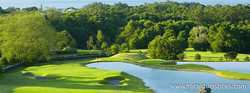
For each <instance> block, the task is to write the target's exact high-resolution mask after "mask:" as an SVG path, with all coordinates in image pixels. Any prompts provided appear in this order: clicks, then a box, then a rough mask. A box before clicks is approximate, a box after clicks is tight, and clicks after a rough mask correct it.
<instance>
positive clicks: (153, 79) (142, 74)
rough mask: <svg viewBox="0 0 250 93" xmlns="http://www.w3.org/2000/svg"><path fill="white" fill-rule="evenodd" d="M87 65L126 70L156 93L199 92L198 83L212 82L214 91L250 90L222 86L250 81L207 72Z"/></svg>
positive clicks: (119, 64) (116, 64) (240, 92)
mask: <svg viewBox="0 0 250 93" xmlns="http://www.w3.org/2000/svg"><path fill="white" fill-rule="evenodd" d="M86 66H87V67H91V68H98V69H105V70H110V71H114V70H119V71H123V72H126V73H128V74H130V75H133V76H136V77H138V78H141V79H142V80H143V81H144V82H145V86H148V87H150V88H151V89H153V90H154V91H155V92H156V93H196V92H199V88H195V87H196V85H198V84H202V85H203V84H206V85H209V84H210V86H211V87H213V88H212V93H248V92H249V91H250V88H232V87H230V88H226V87H224V88H221V86H222V87H223V86H226V85H227V84H228V85H229V84H232V86H234V87H239V86H238V85H239V84H240V85H250V81H243V80H231V79H225V78H221V77H217V76H216V75H215V74H211V73H205V72H187V71H171V70H161V69H153V68H146V67H141V66H137V65H134V64H130V63H122V62H100V63H92V64H88V65H86ZM172 84H183V86H182V88H173V87H174V85H172ZM194 84H196V85H194ZM237 84H238V85H237ZM216 85H217V86H216Z"/></svg>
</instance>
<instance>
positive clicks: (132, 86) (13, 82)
mask: <svg viewBox="0 0 250 93" xmlns="http://www.w3.org/2000/svg"><path fill="white" fill-rule="evenodd" d="M91 60H93V58H92V59H82V60H68V61H61V62H50V63H52V64H48V63H45V64H39V65H37V66H31V67H27V68H24V67H22V68H19V69H16V70H14V71H11V72H7V73H4V74H2V75H1V76H0V93H12V92H16V93H135V92H145V93H148V92H153V91H152V90H150V89H149V88H147V87H145V86H144V83H143V81H142V80H141V79H139V78H136V77H134V76H131V75H129V74H126V73H123V72H121V71H107V70H101V69H93V68H89V67H85V66H84V65H83V64H86V63H89V62H90V61H91ZM23 73H32V74H36V75H42V76H45V77H48V78H49V77H52V78H54V77H60V78H58V80H38V79H35V78H34V77H27V76H23ZM108 77H111V79H112V77H120V78H121V77H122V78H124V80H123V81H122V86H113V85H105V84H100V83H99V82H100V81H102V80H105V79H107V78H108ZM108 79H110V78H108Z"/></svg>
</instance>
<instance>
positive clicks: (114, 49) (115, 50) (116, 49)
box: [110, 44, 119, 55]
mask: <svg viewBox="0 0 250 93" xmlns="http://www.w3.org/2000/svg"><path fill="white" fill-rule="evenodd" d="M110 51H111V53H112V54H113V55H114V54H118V53H119V45H118V44H113V45H112V46H110Z"/></svg>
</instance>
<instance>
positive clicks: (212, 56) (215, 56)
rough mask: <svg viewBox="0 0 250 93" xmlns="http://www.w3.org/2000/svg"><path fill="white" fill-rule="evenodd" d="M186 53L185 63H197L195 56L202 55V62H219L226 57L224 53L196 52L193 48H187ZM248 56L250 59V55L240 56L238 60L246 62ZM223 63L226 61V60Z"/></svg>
mask: <svg viewBox="0 0 250 93" xmlns="http://www.w3.org/2000/svg"><path fill="white" fill-rule="evenodd" d="M184 53H185V54H186V58H185V59H184V61H195V60H194V56H195V55H196V54H200V55H201V60H200V61H219V59H220V57H224V54H225V53H223V52H206V51H195V50H193V48H187V49H186V50H185V51H184ZM246 56H249V57H250V54H240V53H239V54H238V56H237V58H238V59H239V61H244V58H245V57H246ZM223 61H226V59H225V58H224V59H223Z"/></svg>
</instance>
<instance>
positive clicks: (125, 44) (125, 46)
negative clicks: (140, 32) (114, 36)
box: [120, 43, 129, 53]
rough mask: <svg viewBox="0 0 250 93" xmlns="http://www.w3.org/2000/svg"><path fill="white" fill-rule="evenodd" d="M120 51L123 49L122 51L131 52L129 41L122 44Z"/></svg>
mask: <svg viewBox="0 0 250 93" xmlns="http://www.w3.org/2000/svg"><path fill="white" fill-rule="evenodd" d="M120 51H121V52H122V53H128V52H129V45H128V44H127V43H123V44H122V45H121V48H120Z"/></svg>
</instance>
